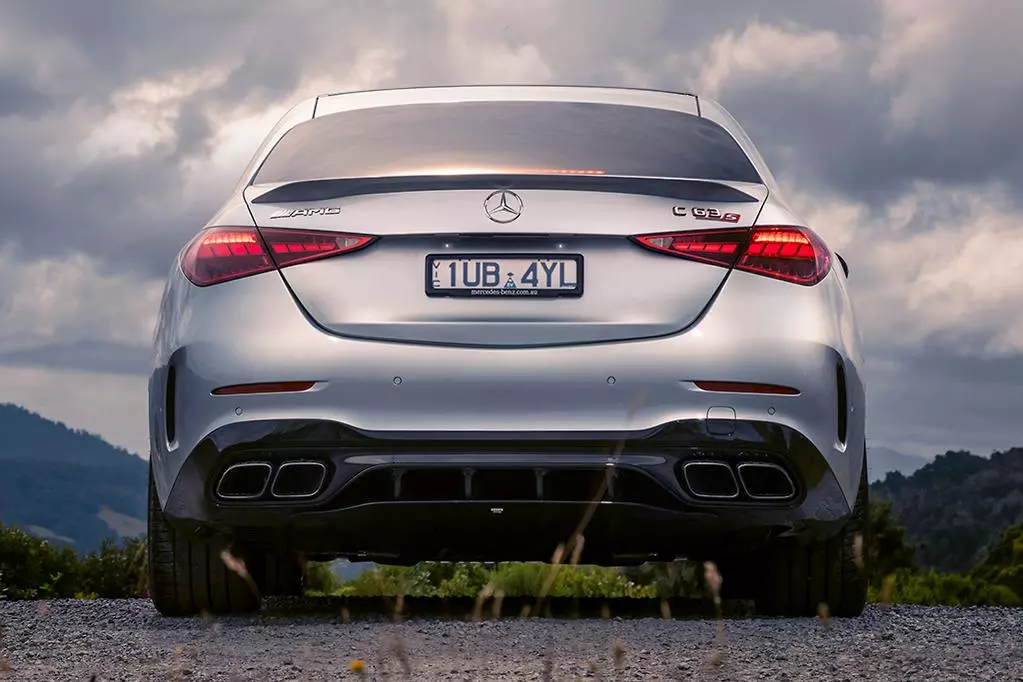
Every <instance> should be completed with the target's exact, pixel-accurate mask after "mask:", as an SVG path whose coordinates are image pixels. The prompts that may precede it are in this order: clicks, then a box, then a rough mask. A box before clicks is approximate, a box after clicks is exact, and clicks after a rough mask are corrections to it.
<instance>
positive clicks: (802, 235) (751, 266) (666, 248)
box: [633, 226, 831, 285]
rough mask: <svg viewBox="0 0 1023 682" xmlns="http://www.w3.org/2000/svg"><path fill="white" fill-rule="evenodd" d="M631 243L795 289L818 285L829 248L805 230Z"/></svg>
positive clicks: (665, 236) (652, 237) (670, 236)
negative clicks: (770, 278) (737, 271)
mask: <svg viewBox="0 0 1023 682" xmlns="http://www.w3.org/2000/svg"><path fill="white" fill-rule="evenodd" d="M633 239H634V240H635V241H636V242H638V243H639V244H642V245H643V246H645V247H647V248H649V249H652V250H654V251H660V252H661V253H668V254H671V255H673V256H679V257H681V258H688V259H691V260H698V261H701V262H704V263H710V264H713V265H720V266H723V267H727V268H731V267H734V268H735V269H736V270H744V271H746V272H752V273H756V274H758V275H765V276H767V277H773V278H775V279H780V280H784V281H786V282H792V283H794V284H805V285H812V284H816V283H818V282H820V281H821V280H822V279H824V277H825V275H827V274H828V270H829V269H830V268H831V253H830V252H829V251H828V248H827V246H825V245H824V242H823V241H821V239H820V238H819V237H818V236H817V235H816V234H815V233H814V232H813V230H810V229H808V228H805V227H790V226H770V227H755V228H753V229H752V230H736V229H726V230H708V231H699V232H697V231H694V232H668V233H661V234H648V235H640V236H637V237H633Z"/></svg>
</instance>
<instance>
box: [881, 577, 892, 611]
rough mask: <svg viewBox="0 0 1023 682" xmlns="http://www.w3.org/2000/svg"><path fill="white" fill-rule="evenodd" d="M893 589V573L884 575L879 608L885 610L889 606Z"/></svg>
mask: <svg viewBox="0 0 1023 682" xmlns="http://www.w3.org/2000/svg"><path fill="white" fill-rule="evenodd" d="M894 591H895V574H894V573H893V574H891V575H886V576H885V578H884V580H883V581H882V582H881V608H882V609H883V610H885V611H887V610H888V609H889V608H891V603H892V593H893V592H894Z"/></svg>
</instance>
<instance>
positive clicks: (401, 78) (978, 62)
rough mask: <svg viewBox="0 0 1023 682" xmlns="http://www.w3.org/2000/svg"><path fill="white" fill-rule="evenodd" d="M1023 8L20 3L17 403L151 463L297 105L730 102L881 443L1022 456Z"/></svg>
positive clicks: (4, 98) (15, 147) (589, 0)
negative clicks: (586, 91)
mask: <svg viewBox="0 0 1023 682" xmlns="http://www.w3.org/2000/svg"><path fill="white" fill-rule="evenodd" d="M1021 30H1023V2H1018V1H1017V0H881V1H878V2H873V1H870V0H856V1H855V2H821V1H820V0H771V1H770V2H765V1H763V0H727V1H726V0H722V1H720V2H718V1H715V2H710V1H709V0H705V1H702V2H696V1H686V0H620V1H611V0H607V1H599V0H516V2H513V3H509V2H501V1H498V0H319V1H317V0H289V1H288V2H282V1H281V2H270V1H261V0H214V1H211V2H206V1H200V0H183V1H180V2H178V1H175V2H171V1H169V0H168V1H166V2H161V1H159V0H152V1H147V2H138V1H137V0H122V1H120V2H117V1H114V0H89V1H88V2H78V1H77V0H64V1H60V0H25V1H20V0H5V1H4V2H2V3H0V153H2V159H0V402H8V401H10V402H17V403H20V404H23V405H25V406H27V407H29V408H30V409H33V410H36V411H38V412H41V413H42V414H44V415H45V416H48V417H50V418H53V419H57V420H61V421H64V422H65V423H68V424H69V425H71V426H74V427H77V428H84V429H87V430H90V431H93V432H97V433H99V434H101V435H102V436H104V437H106V438H107V439H108V440H110V441H112V442H114V443H117V444H119V445H122V446H124V447H127V448H128V449H130V450H132V451H135V452H139V453H141V454H144V453H145V451H146V448H147V445H146V443H147V432H146V429H147V426H146V412H145V410H146V406H145V400H146V394H145V391H146V372H147V369H148V359H149V356H148V352H149V350H148V344H149V342H150V338H151V333H152V328H153V321H154V313H155V311H156V306H157V303H158V300H159V295H160V291H161V287H162V278H163V277H164V275H165V274H166V272H167V270H168V268H169V267H170V264H171V262H172V259H173V257H174V255H175V253H176V252H177V250H178V248H179V247H180V246H181V245H182V244H183V243H184V241H185V240H186V239H187V238H188V237H189V236H190V234H191V233H193V232H194V231H195V230H196V229H198V228H199V227H200V226H201V225H202V224H203V223H204V222H205V221H206V220H207V219H208V218H209V216H210V215H211V212H212V211H213V209H214V208H215V206H216V205H217V204H219V202H220V201H221V200H222V199H223V197H224V194H225V192H227V191H228V190H229V189H230V188H231V186H232V185H233V183H234V182H235V180H236V179H237V175H238V174H239V173H240V171H241V170H242V167H243V166H244V165H245V163H246V162H247V161H248V159H249V157H250V155H251V154H252V153H253V151H254V150H255V147H256V145H257V144H258V142H259V141H260V139H261V138H262V136H263V135H264V134H265V133H266V132H267V131H268V130H269V128H270V127H271V126H272V124H273V123H274V122H275V121H276V120H277V118H278V117H279V116H280V115H281V114H282V113H283V112H284V111H285V110H286V109H288V108H289V107H290V106H291V105H292V104H294V103H296V102H297V101H299V100H300V99H303V98H305V97H308V96H311V95H314V94H317V93H320V92H330V91H341V90H357V89H365V88H375V87H394V86H410V85H438V84H466V83H523V82H540V83H568V84H597V85H628V86H642V87H654V88H664V89H670V90H685V91H694V92H697V93H700V94H703V95H705V96H708V97H713V98H716V99H718V100H719V101H720V102H722V104H724V106H725V107H726V108H728V109H729V110H730V111H731V112H732V113H733V114H734V115H735V116H736V117H737V118H738V119H739V120H740V121H741V122H742V124H743V125H744V126H745V127H746V129H747V130H748V131H749V133H750V134H751V136H752V137H753V139H754V140H756V142H757V144H758V145H759V147H760V149H761V152H762V153H763V155H764V156H765V158H766V159H767V161H768V163H769V164H770V165H771V166H772V167H773V169H774V171H775V174H776V175H777V176H778V178H779V181H780V182H781V183H782V184H783V186H784V187H785V189H786V190H787V191H788V193H789V195H790V196H791V197H792V199H793V202H794V203H795V204H796V207H797V208H798V209H799V210H800V211H801V212H802V214H803V215H804V217H806V218H807V219H808V220H809V222H810V224H811V225H812V226H813V227H814V228H815V229H816V230H818V231H819V232H820V233H821V234H822V235H823V236H824V237H825V238H826V239H827V240H828V241H829V242H830V244H831V245H832V246H833V247H834V248H835V249H837V250H838V251H839V252H841V253H842V254H843V255H844V256H845V257H846V258H847V260H848V261H849V263H850V266H851V269H852V279H851V281H850V284H851V286H852V288H853V293H854V295H855V297H856V305H857V312H858V314H859V317H860V321H861V324H862V327H863V333H864V341H865V344H866V352H867V361H868V391H869V402H868V405H867V410H868V436H869V438H870V441H871V443H873V444H875V445H886V446H889V447H893V448H896V449H899V450H901V451H903V452H907V453H910V454H934V453H937V452H944V451H945V450H947V449H958V448H968V449H971V450H974V451H975V452H979V453H983V454H988V453H990V452H991V451H992V450H994V449H1004V448H1006V447H1009V446H1013V445H1023V199H1021V198H1023V142H1021V140H1023V138H1021V134H1023V115H1020V111H1023V69H1020V68H1019V64H1020V63H1021V61H1023V40H1020V35H1021V33H1020V32H1021Z"/></svg>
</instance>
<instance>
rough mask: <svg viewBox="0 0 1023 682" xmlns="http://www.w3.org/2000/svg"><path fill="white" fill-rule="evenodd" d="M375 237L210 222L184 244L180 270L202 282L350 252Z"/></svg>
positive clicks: (244, 275)
mask: <svg viewBox="0 0 1023 682" xmlns="http://www.w3.org/2000/svg"><path fill="white" fill-rule="evenodd" d="M374 239H375V237H370V236H367V235H356V234H346V233H338V232H324V231H319V230H281V229H268V228H263V229H257V228H255V227H212V228H209V229H206V230H203V231H202V232H200V233H199V234H197V235H196V236H195V237H194V238H193V239H192V241H191V242H189V244H188V246H187V247H185V249H184V251H183V252H182V254H181V270H182V272H184V273H185V277H187V278H188V279H189V281H190V282H192V283H193V284H195V285H196V286H200V287H205V286H210V285H212V284H220V283H221V282H229V281H231V280H235V279H240V278H242V277H248V276H250V275H256V274H259V273H262V272H269V271H271V270H276V269H278V268H284V267H287V266H289V265H297V264H298V263H306V262H309V261H311V260H320V259H322V258H330V257H332V256H339V255H342V254H346V253H352V252H353V251H357V250H358V249H361V248H363V247H364V246H367V245H369V244H370V242H372V241H373V240H374Z"/></svg>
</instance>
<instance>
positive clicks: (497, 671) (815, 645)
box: [0, 600, 1023, 682]
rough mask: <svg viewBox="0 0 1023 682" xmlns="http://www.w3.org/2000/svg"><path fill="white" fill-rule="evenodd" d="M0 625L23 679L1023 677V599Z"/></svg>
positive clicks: (35, 607)
mask: <svg viewBox="0 0 1023 682" xmlns="http://www.w3.org/2000/svg"><path fill="white" fill-rule="evenodd" d="M719 626H721V627H722V630H720V631H719ZM0 628H2V632H0V680H19V681H20V680H24V681H26V682H35V681H43V680H46V681H47V682H49V681H60V680H81V681H86V680H90V679H94V680H97V681H106V680H147V681H149V680H310V681H311V680H349V679H350V680H357V679H360V677H359V675H358V674H357V673H356V672H353V670H352V663H353V661H356V660H362V661H364V665H365V668H364V673H363V674H364V677H363V678H361V679H366V680H373V679H376V680H384V679H392V680H400V679H414V680H434V679H443V680H447V679H452V680H574V679H603V680H609V681H610V680H644V681H654V680H684V679H708V680H814V681H818V680H824V679H827V680H872V681H873V680H899V681H900V682H901V681H907V680H956V681H958V680H973V679H977V680H1023V610H1011V609H980V608H963V609H958V608H917V607H894V608H892V609H890V610H883V609H882V608H880V607H876V606H875V607H870V608H869V609H868V611H867V612H866V613H865V614H864V615H863V616H862V617H861V618H860V619H857V620H834V621H832V622H831V623H830V624H828V626H827V627H825V624H824V623H822V622H821V621H819V620H817V619H791V620H769V619H762V620H752V619H745V618H732V619H726V620H724V621H721V622H718V621H715V620H713V619H711V620H706V619H699V618H690V619H686V618H682V619H675V620H662V619H658V618H637V619H631V618H614V617H613V618H610V619H606V620H605V619H582V620H553V619H552V620H548V619H529V620H522V619H519V618H514V617H510V618H505V619H502V620H497V621H495V620H484V621H482V622H471V621H466V620H455V619H450V620H443V619H416V618H412V617H410V618H409V619H407V620H404V621H403V622H400V623H395V622H389V621H388V620H386V619H384V618H376V619H371V620H365V619H361V618H356V619H354V620H351V621H350V622H347V623H346V622H344V621H343V620H342V618H341V617H340V616H338V617H333V616H332V615H331V614H330V613H312V614H310V613H308V612H304V611H303V610H302V609H301V608H299V609H298V610H294V611H287V612H284V613H282V612H281V611H280V610H279V609H278V610H277V611H276V612H271V613H270V614H265V615H262V616H259V617H249V618H229V619H220V620H206V619H201V618H193V619H165V618H161V617H160V616H158V615H157V614H156V612H155V611H154V610H153V608H152V606H151V605H150V604H149V602H148V601H145V600H138V601H135V600H132V601H78V602H74V601H56V602H10V603H8V602H0ZM616 654H617V658H618V659H619V665H618V666H617V670H616V665H615V658H616ZM403 659H404V660H405V661H406V662H407V665H408V667H409V668H410V670H411V672H410V673H409V674H408V675H407V676H406V675H405V674H404V673H403V672H402V670H403V665H402V660H403ZM715 663H717V665H715ZM545 669H546V670H545Z"/></svg>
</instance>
